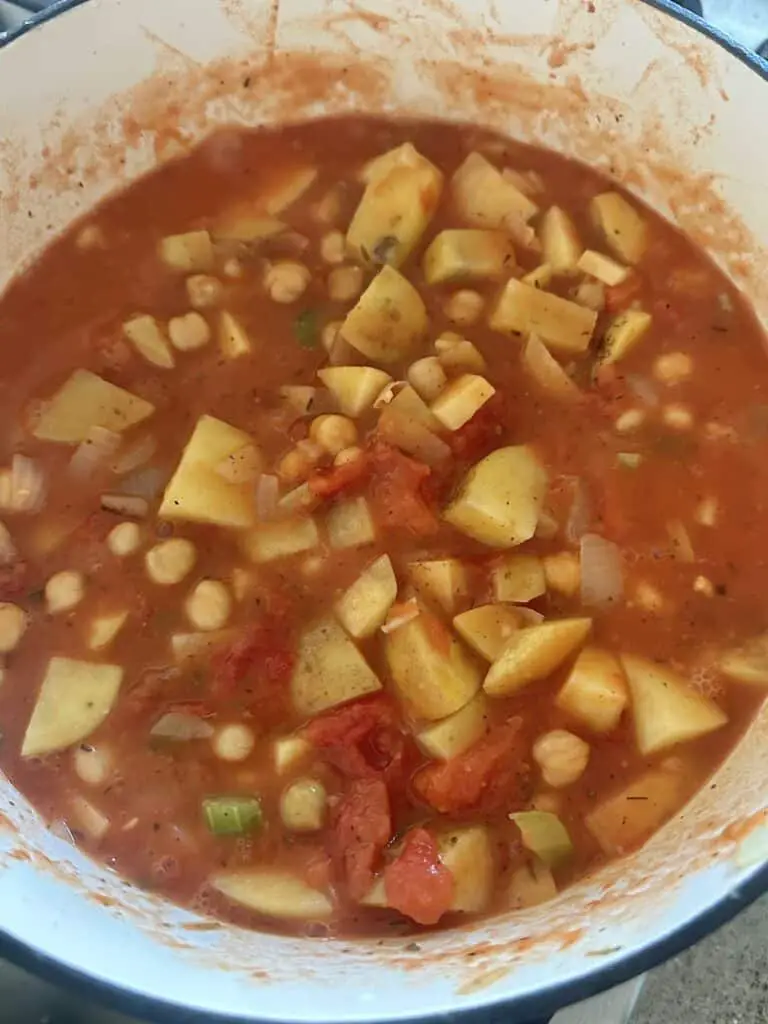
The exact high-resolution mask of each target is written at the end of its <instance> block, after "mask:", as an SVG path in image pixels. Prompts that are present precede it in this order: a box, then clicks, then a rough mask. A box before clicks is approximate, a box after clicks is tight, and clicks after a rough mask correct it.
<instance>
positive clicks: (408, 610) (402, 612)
mask: <svg viewBox="0 0 768 1024" xmlns="http://www.w3.org/2000/svg"><path fill="white" fill-rule="evenodd" d="M393 611H394V615H393V614H392V613H391V612H390V614H389V615H388V616H387V620H386V622H385V623H384V625H383V626H382V627H381V632H382V633H394V631H395V630H396V629H399V628H400V627H401V626H404V625H405V624H406V622H410V621H411V620H412V619H415V618H418V616H419V615H420V613H421V609H420V608H419V603H418V601H417V600H416V598H415V597H412V598H411V599H410V600H409V601H406V602H405V604H399V605H395V608H394V609H393Z"/></svg>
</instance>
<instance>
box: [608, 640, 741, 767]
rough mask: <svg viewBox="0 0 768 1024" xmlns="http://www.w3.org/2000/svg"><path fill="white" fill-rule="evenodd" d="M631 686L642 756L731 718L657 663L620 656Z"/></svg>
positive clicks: (713, 727) (631, 656)
mask: <svg viewBox="0 0 768 1024" xmlns="http://www.w3.org/2000/svg"><path fill="white" fill-rule="evenodd" d="M621 664H622V666H623V668H624V672H625V674H626V677H627V682H628V683H629V691H630V694H631V697H632V711H633V714H634V719H635V736H636V739H637V746H638V749H639V750H640V753H641V754H655V753H658V752H659V751H660V750H666V749H668V748H669V747H672V746H675V745H676V744H678V743H686V742H688V741H689V740H694V739H697V738H698V737H699V736H706V735H707V734H708V733H710V732H714V730H715V729H720V728H721V727H722V726H724V725H725V723H726V722H727V721H728V716H727V715H726V713H725V712H724V711H723V710H722V708H720V707H718V705H717V704H715V702H714V701H712V700H710V699H709V698H708V697H705V696H704V694H702V693H698V692H697V691H696V690H694V689H692V688H691V686H689V684H688V683H687V682H686V681H685V679H683V677H682V676H679V675H678V674H677V672H674V671H673V670H672V669H671V668H665V667H664V666H662V665H659V664H658V663H657V662H655V661H649V660H648V659H647V658H640V657H637V656H635V655H629V654H625V655H622V656H621Z"/></svg>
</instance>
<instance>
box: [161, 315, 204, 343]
mask: <svg viewBox="0 0 768 1024" xmlns="http://www.w3.org/2000/svg"><path fill="white" fill-rule="evenodd" d="M168 337H169V338H170V339H171V344H172V345H173V347H174V348H177V349H178V350H179V351H180V352H191V351H192V350H193V349H196V348H202V347H203V345H207V344H208V342H209V341H210V340H211V329H210V327H209V326H208V322H207V321H206V320H205V318H204V317H203V316H201V315H200V313H185V315H184V316H175V317H173V319H172V320H169V321H168Z"/></svg>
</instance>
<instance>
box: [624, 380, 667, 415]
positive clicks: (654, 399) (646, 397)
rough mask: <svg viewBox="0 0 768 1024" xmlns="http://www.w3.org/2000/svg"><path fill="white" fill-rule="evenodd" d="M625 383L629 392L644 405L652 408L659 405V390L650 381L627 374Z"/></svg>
mask: <svg viewBox="0 0 768 1024" xmlns="http://www.w3.org/2000/svg"><path fill="white" fill-rule="evenodd" d="M626 381H627V385H628V387H629V390H630V391H631V392H632V393H633V394H634V395H636V396H637V397H638V398H639V399H640V401H641V402H643V403H644V404H645V405H648V406H651V407H653V406H655V405H658V404H659V390H658V388H657V387H656V385H655V384H654V383H653V381H652V380H649V379H648V378H647V377H643V376H641V374H639V373H628V374H627V376H626Z"/></svg>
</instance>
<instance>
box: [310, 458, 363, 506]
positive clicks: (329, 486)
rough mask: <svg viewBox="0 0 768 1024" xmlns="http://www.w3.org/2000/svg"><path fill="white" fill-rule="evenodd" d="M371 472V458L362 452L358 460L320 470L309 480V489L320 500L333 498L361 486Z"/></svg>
mask: <svg viewBox="0 0 768 1024" xmlns="http://www.w3.org/2000/svg"><path fill="white" fill-rule="evenodd" d="M370 471H371V460H370V457H369V455H368V453H367V452H361V454H360V455H358V457H357V458H356V459H353V460H352V461H351V462H345V463H344V465H343V466H331V467H330V468H329V469H318V470H317V471H316V472H315V473H313V474H312V476H311V477H310V478H309V481H308V483H309V489H310V491H311V492H312V493H313V494H314V495H315V496H316V497H318V498H332V497H334V495H336V494H340V493H341V492H342V491H348V490H352V488H354V487H356V486H357V485H358V484H361V483H362V482H363V481H364V480H366V479H367V477H368V474H369V473H370Z"/></svg>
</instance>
